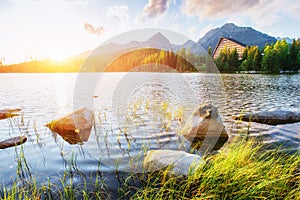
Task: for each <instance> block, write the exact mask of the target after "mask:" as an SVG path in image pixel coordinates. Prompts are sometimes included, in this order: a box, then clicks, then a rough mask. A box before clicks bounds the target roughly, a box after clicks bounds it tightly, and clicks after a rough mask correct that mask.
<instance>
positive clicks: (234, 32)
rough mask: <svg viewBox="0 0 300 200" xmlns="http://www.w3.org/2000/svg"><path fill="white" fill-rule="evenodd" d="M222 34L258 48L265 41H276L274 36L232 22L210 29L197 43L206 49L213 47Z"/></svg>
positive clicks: (262, 45)
mask: <svg viewBox="0 0 300 200" xmlns="http://www.w3.org/2000/svg"><path fill="white" fill-rule="evenodd" d="M222 36H223V37H228V38H232V39H235V40H237V41H239V42H241V43H244V44H246V45H248V46H252V45H256V46H258V47H259V48H263V47H264V46H265V45H266V44H267V43H268V44H271V43H275V42H276V41H277V40H276V38H274V37H271V36H269V35H267V34H263V33H261V32H259V31H257V30H254V29H253V28H251V27H239V26H236V25H235V24H233V23H227V24H224V25H223V26H222V27H221V28H216V29H212V30H210V31H209V32H207V33H206V34H205V35H204V36H203V37H202V38H200V39H199V40H198V43H199V44H200V45H202V46H203V48H204V49H208V47H209V46H211V47H212V48H213V49H214V48H215V47H216V45H217V43H218V41H219V38H220V37H222Z"/></svg>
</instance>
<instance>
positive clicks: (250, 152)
mask: <svg viewBox="0 0 300 200" xmlns="http://www.w3.org/2000/svg"><path fill="white" fill-rule="evenodd" d="M17 159H18V166H19V167H18V169H17V173H18V174H19V176H18V177H19V178H18V179H17V180H16V181H15V182H14V184H13V185H12V186H11V187H10V188H6V187H5V186H4V187H3V186H2V188H1V189H0V199H5V200H12V199H41V198H42V199H91V198H93V199H108V198H109V194H108V193H107V189H106V188H107V186H106V185H105V182H102V180H100V179H98V178H96V180H94V183H93V185H90V183H89V182H88V181H87V178H88V177H86V176H83V175H80V173H78V172H77V174H76V171H77V170H75V168H74V166H72V165H73V164H72V165H71V166H70V167H69V169H67V170H66V171H65V172H64V173H63V174H62V175H61V176H60V177H59V180H60V184H57V185H55V184H53V183H51V179H49V181H48V183H44V184H43V185H39V184H38V183H37V181H36V179H35V177H33V176H32V175H31V174H30V169H29V168H28V166H27V165H26V159H25V157H24V154H23V151H22V149H21V151H20V152H19V157H17ZM74 159H75V158H74ZM205 160H206V164H204V165H203V166H201V167H199V168H198V169H197V171H196V173H195V174H193V175H191V176H189V177H186V178H182V177H181V178H176V177H173V176H169V173H168V172H167V171H166V170H165V171H160V172H154V173H146V172H144V173H142V174H131V176H130V177H128V178H127V179H123V180H121V181H122V182H123V186H122V187H121V188H119V195H120V199H124V198H129V197H130V198H131V199H300V156H299V153H296V154H289V155H288V154H284V153H282V152H280V151H276V150H273V151H265V150H262V146H261V145H257V144H254V142H253V141H246V140H242V141H239V142H233V143H231V144H229V145H228V146H227V147H226V148H225V149H224V150H223V151H221V152H220V153H218V154H215V155H212V156H207V157H206V158H205ZM71 163H74V162H71ZM78 176H80V177H81V180H82V184H79V185H78V184H76V185H75V184H73V178H76V179H77V180H78ZM99 176H101V175H99Z"/></svg>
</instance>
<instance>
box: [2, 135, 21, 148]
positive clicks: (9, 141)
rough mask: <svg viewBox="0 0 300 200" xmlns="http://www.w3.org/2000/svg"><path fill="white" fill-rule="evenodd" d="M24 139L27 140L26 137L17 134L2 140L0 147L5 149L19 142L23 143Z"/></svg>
mask: <svg viewBox="0 0 300 200" xmlns="http://www.w3.org/2000/svg"><path fill="white" fill-rule="evenodd" d="M26 141H27V137H25V136H18V137H13V138H10V139H7V140H3V141H1V142H0V149H6V148H9V147H14V146H18V145H20V144H23V143H25V142H26Z"/></svg>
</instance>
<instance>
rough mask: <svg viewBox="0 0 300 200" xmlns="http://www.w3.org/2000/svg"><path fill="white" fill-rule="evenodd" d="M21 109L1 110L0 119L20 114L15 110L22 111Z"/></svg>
mask: <svg viewBox="0 0 300 200" xmlns="http://www.w3.org/2000/svg"><path fill="white" fill-rule="evenodd" d="M20 111H21V109H19V108H16V109H4V110H0V120H1V119H6V118H11V117H14V116H18V115H19V114H17V113H15V112H20Z"/></svg>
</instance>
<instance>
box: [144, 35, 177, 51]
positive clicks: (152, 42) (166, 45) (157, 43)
mask: <svg viewBox="0 0 300 200" xmlns="http://www.w3.org/2000/svg"><path fill="white" fill-rule="evenodd" d="M144 46H149V47H153V48H162V49H171V47H172V44H171V42H170V41H169V40H168V39H167V38H166V37H165V36H164V35H163V34H162V33H161V32H157V33H155V34H154V35H153V36H152V37H150V38H149V39H148V40H146V41H145V42H144Z"/></svg>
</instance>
